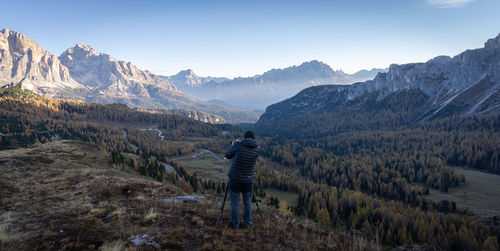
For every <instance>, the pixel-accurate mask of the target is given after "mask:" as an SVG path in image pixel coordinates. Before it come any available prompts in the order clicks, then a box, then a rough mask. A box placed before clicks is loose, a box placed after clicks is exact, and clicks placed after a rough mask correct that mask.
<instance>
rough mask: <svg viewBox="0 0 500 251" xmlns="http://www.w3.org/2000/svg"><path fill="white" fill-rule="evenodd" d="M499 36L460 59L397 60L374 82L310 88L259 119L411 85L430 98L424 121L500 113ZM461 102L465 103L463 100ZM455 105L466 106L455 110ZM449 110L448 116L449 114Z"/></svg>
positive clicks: (300, 112) (287, 115)
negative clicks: (472, 98) (459, 102)
mask: <svg viewBox="0 0 500 251" xmlns="http://www.w3.org/2000/svg"><path fill="white" fill-rule="evenodd" d="M499 40H500V35H499V36H497V37H496V38H493V39H490V40H488V41H487V42H486V43H485V46H484V47H483V48H478V49H472V50H466V51H464V52H462V53H460V54H458V55H456V56H454V57H448V56H438V57H435V58H433V59H431V60H429V61H427V62H425V63H410V64H403V65H396V64H393V65H391V66H390V67H389V70H388V71H387V72H386V73H378V74H377V76H376V77H375V78H374V79H373V80H369V81H366V82H359V83H355V84H353V85H339V86H334V85H323V86H316V87H310V88H307V89H304V90H302V91H301V92H300V93H298V94H297V95H296V96H294V97H292V98H290V99H287V100H284V101H282V102H279V103H276V104H273V105H271V106H269V107H268V108H267V109H266V112H265V113H264V114H263V115H262V116H261V118H260V120H259V121H260V122H263V121H272V120H278V119H286V118H291V117H294V116H299V115H303V114H310V113H313V112H315V111H317V109H318V107H331V105H332V104H334V103H336V102H337V103H336V105H337V107H334V109H340V108H341V107H343V106H345V105H347V104H348V102H349V101H353V100H355V99H356V98H358V97H360V96H362V95H363V94H366V93H372V92H378V93H377V101H381V100H383V99H384V98H385V97H388V96H390V95H393V94H394V93H397V92H399V91H402V90H409V89H419V90H421V91H422V92H423V93H425V95H427V96H428V101H427V102H426V104H425V106H426V110H425V111H423V113H422V114H421V116H420V117H419V118H418V119H417V120H418V121H422V120H429V119H432V118H435V117H440V116H448V115H449V114H455V115H458V114H469V115H470V114H479V113H487V114H489V113H495V114H496V113H500V105H498V99H499V97H500V84H499V83H500V46H499V44H500V43H499V42H498V41H499ZM474 86H476V87H477V88H474ZM472 91H474V93H471V92H472ZM467 96H469V97H474V99H475V101H471V100H468V103H467V104H466V105H465V106H464V107H462V106H461V105H463V104H465V103H464V102H465V101H464V100H466V99H467ZM458 100H463V102H462V103H461V104H457V102H458ZM495 100H496V101H495ZM339 101H341V102H339ZM450 105H455V106H460V108H455V111H454V112H451V111H450V109H451V108H450V107H451V106H450ZM446 107H448V109H445V108H446ZM456 109H459V110H456ZM452 110H453V109H452ZM444 111H447V113H446V114H448V115H446V114H443V112H444Z"/></svg>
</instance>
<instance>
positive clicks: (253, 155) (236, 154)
mask: <svg viewBox="0 0 500 251" xmlns="http://www.w3.org/2000/svg"><path fill="white" fill-rule="evenodd" d="M244 138H245V139H244V140H242V141H238V140H237V141H233V142H232V143H231V146H230V147H229V148H228V149H227V151H226V154H225V156H226V158H228V159H233V163H232V164H231V168H230V169H229V172H228V174H227V176H228V177H229V190H230V195H229V197H230V198H231V222H232V224H233V227H234V228H236V229H237V228H239V226H240V205H239V203H240V193H242V194H243V207H244V211H245V221H244V227H245V228H249V227H251V226H252V225H253V222H252V182H253V177H254V167H255V162H256V161H257V156H258V150H257V147H258V146H257V141H255V136H254V134H253V132H252V131H247V132H245V136H244Z"/></svg>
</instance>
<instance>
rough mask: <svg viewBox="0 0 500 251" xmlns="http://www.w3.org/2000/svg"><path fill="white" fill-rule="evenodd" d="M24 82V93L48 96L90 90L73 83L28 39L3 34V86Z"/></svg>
mask: <svg viewBox="0 0 500 251" xmlns="http://www.w3.org/2000/svg"><path fill="white" fill-rule="evenodd" d="M12 82H15V83H19V82H22V86H23V88H25V89H29V90H32V91H36V92H38V93H42V94H45V95H48V96H58V97H64V96H66V94H65V93H66V92H67V91H68V90H73V89H79V90H81V91H85V90H86V89H87V88H86V87H84V86H83V85H81V84H79V83H78V82H76V81H75V80H73V79H72V78H71V76H70V73H69V71H68V69H67V68H66V67H65V66H64V65H62V64H61V63H60V62H59V59H58V58H57V56H54V55H52V54H50V53H49V52H47V51H46V50H44V49H43V48H42V47H40V45H38V44H37V43H35V41H33V40H31V39H30V38H28V37H26V36H25V35H23V34H21V33H18V32H15V31H11V30H8V29H3V30H2V31H0V86H5V85H8V84H10V83H12Z"/></svg>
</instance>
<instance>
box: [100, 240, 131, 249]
mask: <svg viewBox="0 0 500 251" xmlns="http://www.w3.org/2000/svg"><path fill="white" fill-rule="evenodd" d="M124 249H125V243H124V242H123V240H116V241H112V242H105V243H104V244H103V245H102V246H101V247H100V248H99V250H100V251H122V250H124Z"/></svg>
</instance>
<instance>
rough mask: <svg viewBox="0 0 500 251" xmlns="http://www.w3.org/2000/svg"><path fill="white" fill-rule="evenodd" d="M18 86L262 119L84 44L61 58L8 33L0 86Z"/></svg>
mask: <svg viewBox="0 0 500 251" xmlns="http://www.w3.org/2000/svg"><path fill="white" fill-rule="evenodd" d="M18 83H20V84H21V86H22V88H24V89H29V90H32V91H34V92H36V93H40V94H43V95H47V96H51V97H57V98H71V99H78V100H82V101H89V102H95V103H104V104H106V103H123V104H126V105H128V106H130V107H142V108H144V109H148V110H150V109H174V108H175V109H180V110H183V111H185V113H186V114H200V113H197V112H194V111H202V112H205V113H206V116H201V117H204V118H205V117H207V116H208V117H210V118H217V117H218V116H220V117H222V118H223V119H222V120H220V119H219V121H230V122H253V121H256V120H257V118H258V116H259V115H260V113H257V112H253V111H243V110H238V109H233V108H227V107H224V106H221V105H217V104H211V103H206V102H203V101H200V100H197V99H195V98H193V97H191V96H189V95H186V94H184V93H182V92H181V91H180V90H179V89H178V88H177V87H176V86H175V85H174V84H172V83H171V82H170V81H169V80H168V79H164V78H160V77H159V76H157V75H155V74H153V73H151V72H149V71H146V70H141V69H139V68H138V67H137V66H135V65H134V64H132V63H130V62H125V61H119V60H117V59H115V58H114V57H112V56H111V55H107V54H104V53H99V52H97V51H95V50H94V49H93V48H92V47H91V46H89V45H85V44H81V43H78V44H76V45H75V46H74V47H72V48H69V49H67V50H66V51H65V52H63V53H62V54H61V56H59V57H57V56H55V55H52V54H51V53H49V52H48V51H46V50H44V49H43V48H42V47H41V46H40V45H38V44H37V43H36V42H35V41H33V40H32V39H30V38H29V37H27V36H25V35H23V34H21V33H18V32H15V31H11V30H8V29H3V30H2V31H1V32H0V87H10V86H13V85H14V84H18ZM213 114H217V115H218V116H214V115H213ZM194 117H195V118H201V117H200V116H194ZM220 117H218V118H220ZM207 121H212V119H208V120H207ZM214 121H215V120H214Z"/></svg>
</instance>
